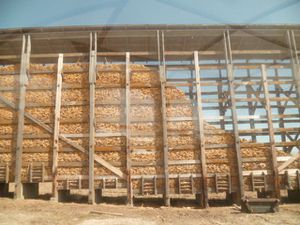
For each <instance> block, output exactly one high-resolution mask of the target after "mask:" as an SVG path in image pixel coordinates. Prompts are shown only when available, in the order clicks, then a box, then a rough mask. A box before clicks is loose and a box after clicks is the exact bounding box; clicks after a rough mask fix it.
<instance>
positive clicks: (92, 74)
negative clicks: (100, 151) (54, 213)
mask: <svg viewBox="0 0 300 225" xmlns="http://www.w3.org/2000/svg"><path fill="white" fill-rule="evenodd" d="M96 69H97V33H90V58H89V89H90V104H89V105H90V109H89V196H88V202H89V204H94V203H95V185H94V158H95V157H94V152H95V85H96Z"/></svg>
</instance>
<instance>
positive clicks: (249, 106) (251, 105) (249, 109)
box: [246, 60, 256, 142]
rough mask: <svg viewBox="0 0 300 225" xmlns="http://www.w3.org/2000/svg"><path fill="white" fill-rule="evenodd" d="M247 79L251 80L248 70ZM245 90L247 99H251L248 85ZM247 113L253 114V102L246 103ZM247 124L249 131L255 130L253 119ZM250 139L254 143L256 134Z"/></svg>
mask: <svg viewBox="0 0 300 225" xmlns="http://www.w3.org/2000/svg"><path fill="white" fill-rule="evenodd" d="M247 63H249V61H248V60H247ZM247 77H248V79H249V80H250V79H251V74H250V70H249V69H247ZM246 90H247V98H251V97H252V95H251V90H250V88H249V86H248V85H247V86H246ZM248 113H249V115H252V114H254V113H255V109H254V107H253V102H250V101H248ZM249 122H250V129H255V123H254V119H253V118H251V119H249ZM251 139H252V141H254V142H256V134H251Z"/></svg>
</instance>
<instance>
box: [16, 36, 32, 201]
mask: <svg viewBox="0 0 300 225" xmlns="http://www.w3.org/2000/svg"><path fill="white" fill-rule="evenodd" d="M30 52H31V41H30V35H26V36H25V35H23V44H22V52H21V68H20V77H19V82H20V88H19V106H18V130H17V145H16V156H15V159H16V165H15V166H16V167H15V193H14V198H15V199H22V198H23V190H22V154H23V130H24V113H25V95H26V86H27V84H28V75H29V65H30V63H29V60H30Z"/></svg>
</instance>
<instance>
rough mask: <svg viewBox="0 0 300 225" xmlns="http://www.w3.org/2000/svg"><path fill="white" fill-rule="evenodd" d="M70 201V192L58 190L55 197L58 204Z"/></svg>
mask: <svg viewBox="0 0 300 225" xmlns="http://www.w3.org/2000/svg"><path fill="white" fill-rule="evenodd" d="M70 199H71V194H70V190H59V191H58V195H57V201H58V202H68V201H70Z"/></svg>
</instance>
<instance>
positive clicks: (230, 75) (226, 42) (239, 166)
mask: <svg viewBox="0 0 300 225" xmlns="http://www.w3.org/2000/svg"><path fill="white" fill-rule="evenodd" d="M224 47H225V55H226V67H227V79H228V86H229V94H230V102H231V117H232V123H233V124H232V126H233V133H234V147H235V154H236V162H237V176H238V192H237V203H238V204H240V201H241V198H243V197H244V181H243V168H242V159H241V142H240V137H239V128H238V118H237V113H236V100H235V87H234V73H233V64H232V63H233V60H232V53H231V45H230V37H229V31H227V32H226V34H225V33H224Z"/></svg>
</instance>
